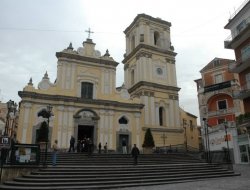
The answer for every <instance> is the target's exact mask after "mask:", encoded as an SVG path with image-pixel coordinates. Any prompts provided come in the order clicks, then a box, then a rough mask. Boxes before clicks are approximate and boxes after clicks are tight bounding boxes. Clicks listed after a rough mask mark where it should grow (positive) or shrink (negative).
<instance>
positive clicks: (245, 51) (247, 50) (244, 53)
mask: <svg viewBox="0 0 250 190" xmlns="http://www.w3.org/2000/svg"><path fill="white" fill-rule="evenodd" d="M249 58H250V45H248V46H246V47H244V48H242V49H241V60H242V61H246V60H247V59H249Z"/></svg>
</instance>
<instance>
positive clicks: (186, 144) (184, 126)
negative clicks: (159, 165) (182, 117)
mask: <svg viewBox="0 0 250 190" xmlns="http://www.w3.org/2000/svg"><path fill="white" fill-rule="evenodd" d="M183 128H184V132H185V148H186V152H187V151H188V142H187V126H186V122H185V121H184V122H183Z"/></svg>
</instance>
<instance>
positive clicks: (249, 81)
mask: <svg viewBox="0 0 250 190" xmlns="http://www.w3.org/2000/svg"><path fill="white" fill-rule="evenodd" d="M246 89H250V73H247V74H246Z"/></svg>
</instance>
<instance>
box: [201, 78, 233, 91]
mask: <svg viewBox="0 0 250 190" xmlns="http://www.w3.org/2000/svg"><path fill="white" fill-rule="evenodd" d="M231 86H232V85H231V81H226V82H221V83H218V84H213V85H210V86H205V87H204V93H206V92H211V91H216V90H221V89H224V88H230V87H231Z"/></svg>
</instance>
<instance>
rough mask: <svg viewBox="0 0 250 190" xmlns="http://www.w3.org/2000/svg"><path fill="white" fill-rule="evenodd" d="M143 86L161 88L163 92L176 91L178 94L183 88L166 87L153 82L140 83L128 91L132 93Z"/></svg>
mask: <svg viewBox="0 0 250 190" xmlns="http://www.w3.org/2000/svg"><path fill="white" fill-rule="evenodd" d="M141 86H147V87H153V88H160V89H163V90H172V91H176V92H178V91H179V90H180V89H181V88H179V87H175V86H166V85H162V84H157V83H152V82H146V81H140V82H138V83H136V84H135V85H134V86H132V87H131V88H130V89H128V92H129V93H132V92H133V91H135V90H136V89H138V88H140V87H141Z"/></svg>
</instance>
